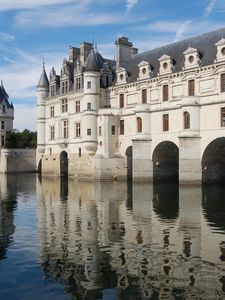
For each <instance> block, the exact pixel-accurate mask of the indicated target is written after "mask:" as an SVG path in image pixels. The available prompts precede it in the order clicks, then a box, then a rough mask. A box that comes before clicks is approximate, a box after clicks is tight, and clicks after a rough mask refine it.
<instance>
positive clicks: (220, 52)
mask: <svg viewBox="0 0 225 300" xmlns="http://www.w3.org/2000/svg"><path fill="white" fill-rule="evenodd" d="M215 46H216V47H217V54H216V61H221V60H225V39H224V38H222V39H221V40H219V41H218V42H217V43H216V44H215Z"/></svg>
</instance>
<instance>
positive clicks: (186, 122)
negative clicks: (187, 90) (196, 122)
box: [184, 111, 190, 129]
mask: <svg viewBox="0 0 225 300" xmlns="http://www.w3.org/2000/svg"><path fill="white" fill-rule="evenodd" d="M189 128H190V114H189V113H188V112H187V111H185V112H184V129H189Z"/></svg>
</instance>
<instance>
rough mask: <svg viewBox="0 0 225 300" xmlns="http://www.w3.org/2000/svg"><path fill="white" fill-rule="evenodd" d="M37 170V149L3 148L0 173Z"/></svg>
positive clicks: (0, 155) (0, 156) (0, 157)
mask: <svg viewBox="0 0 225 300" xmlns="http://www.w3.org/2000/svg"><path fill="white" fill-rule="evenodd" d="M25 172H36V149H2V150H1V152H0V173H25Z"/></svg>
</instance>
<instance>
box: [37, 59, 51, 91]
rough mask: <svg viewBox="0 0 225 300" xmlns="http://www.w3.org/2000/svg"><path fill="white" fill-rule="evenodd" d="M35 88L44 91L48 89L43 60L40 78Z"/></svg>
mask: <svg viewBox="0 0 225 300" xmlns="http://www.w3.org/2000/svg"><path fill="white" fill-rule="evenodd" d="M37 88H45V89H49V81H48V77H47V74H46V71H45V62H44V60H43V69H42V73H41V77H40V79H39V81H38V84H37Z"/></svg>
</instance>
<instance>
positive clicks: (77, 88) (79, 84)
mask: <svg viewBox="0 0 225 300" xmlns="http://www.w3.org/2000/svg"><path fill="white" fill-rule="evenodd" d="M75 88H76V90H80V89H81V78H80V77H77V78H76V85H75Z"/></svg>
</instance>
